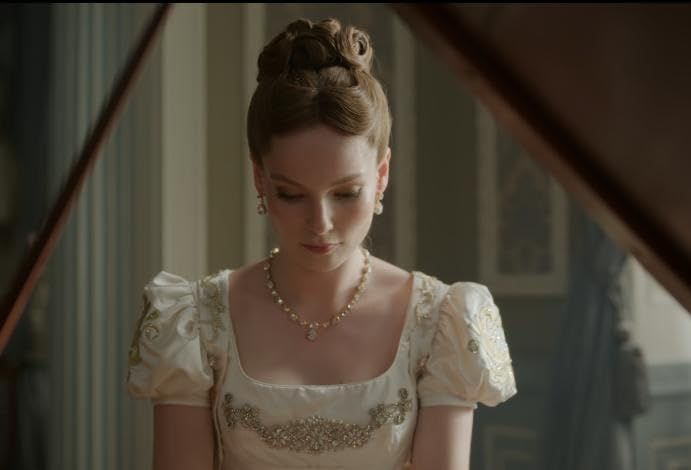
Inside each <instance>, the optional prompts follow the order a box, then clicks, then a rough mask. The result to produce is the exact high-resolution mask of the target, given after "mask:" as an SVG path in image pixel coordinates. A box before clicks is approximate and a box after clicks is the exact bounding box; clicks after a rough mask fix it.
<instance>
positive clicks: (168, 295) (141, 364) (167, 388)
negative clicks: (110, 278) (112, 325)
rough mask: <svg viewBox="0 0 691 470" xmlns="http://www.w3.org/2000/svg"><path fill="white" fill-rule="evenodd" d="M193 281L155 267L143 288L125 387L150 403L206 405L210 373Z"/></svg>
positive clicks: (211, 384)
mask: <svg viewBox="0 0 691 470" xmlns="http://www.w3.org/2000/svg"><path fill="white" fill-rule="evenodd" d="M194 289H195V283H194V282H189V281H187V280H185V279H183V278H182V277H179V276H177V275H175V274H171V273H168V272H165V271H161V272H160V273H159V274H158V275H156V276H155V277H154V278H153V280H151V281H150V282H149V283H148V284H147V285H146V286H145V287H144V308H143V311H142V314H141V317H140V319H139V324H138V325H137V329H136V331H135V333H134V337H133V339H132V345H131V347H130V353H129V363H128V365H129V368H128V374H127V389H128V392H129V394H130V395H131V396H132V397H135V398H151V399H152V400H153V402H154V404H162V403H166V404H180V405H194V406H210V399H209V390H210V389H211V387H212V386H213V371H212V369H211V367H210V365H209V361H208V358H207V354H206V351H205V344H204V341H203V338H202V335H201V334H200V328H199V320H200V313H199V310H198V308H197V305H196V302H195V291H194Z"/></svg>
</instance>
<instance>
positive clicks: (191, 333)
mask: <svg viewBox="0 0 691 470" xmlns="http://www.w3.org/2000/svg"><path fill="white" fill-rule="evenodd" d="M229 274H230V271H229V270H223V271H221V272H219V273H217V274H215V275H212V276H208V277H206V278H204V279H202V280H199V281H192V282H191V281H187V280H185V279H183V278H180V277H178V276H175V275H173V274H170V273H166V272H161V273H159V275H157V276H156V277H155V278H154V279H153V280H152V281H151V282H150V283H149V284H148V285H147V287H146V288H145V303H144V311H143V312H142V315H141V319H140V324H139V328H138V330H137V331H138V333H137V334H136V335H135V338H134V340H133V343H132V348H131V351H130V369H129V376H128V385H129V391H130V393H131V394H132V395H133V396H136V397H149V398H151V399H153V401H154V403H173V404H187V405H192V406H210V407H211V409H212V414H213V417H214V426H215V430H216V439H217V443H216V444H217V446H216V448H217V457H218V458H217V461H218V463H219V467H220V468H226V469H230V468H232V469H234V470H235V469H238V468H241V469H248V470H270V469H279V468H280V469H298V468H299V469H305V468H320V469H332V468H333V469H361V468H377V469H382V470H399V469H401V468H403V466H404V464H405V463H406V462H407V461H408V459H409V457H410V450H411V448H412V440H413V434H414V429H415V424H416V421H417V414H418V410H419V408H420V407H424V406H434V405H451V406H470V407H475V406H476V404H477V403H478V402H483V403H485V404H487V405H491V406H494V405H496V404H498V403H499V402H501V401H504V400H506V399H508V398H509V397H511V396H512V395H513V394H515V393H516V388H515V380H514V376H513V370H512V367H511V359H510V356H509V351H508V346H507V345H506V341H505V337H504V332H503V329H502V325H501V318H500V316H499V312H498V309H497V307H496V305H495V304H494V302H493V299H492V296H491V295H490V293H489V291H488V290H487V288H486V287H485V286H483V285H480V284H476V283H469V282H458V283H455V284H452V285H450V286H449V285H446V284H444V283H442V282H441V281H439V280H437V279H435V278H433V277H430V276H428V275H425V274H423V273H420V272H414V273H413V274H414V281H413V288H412V290H411V294H410V295H411V297H410V299H409V302H408V307H407V312H406V316H405V322H404V327H403V329H402V333H401V336H400V339H399V343H398V348H397V352H396V355H395V357H394V359H393V361H392V363H391V365H390V366H389V368H388V369H387V370H386V371H385V372H383V373H382V374H380V375H379V376H377V377H374V378H372V379H369V380H365V381H361V382H355V383H346V384H333V385H280V384H270V383H265V382H261V381H258V380H255V379H253V378H252V377H250V376H248V374H247V373H246V372H245V371H244V369H243V367H242V363H241V361H240V355H239V353H238V348H237V344H236V337H235V332H234V329H233V324H232V317H231V316H230V314H229V310H228V299H229V296H228V294H229V293H228V278H229Z"/></svg>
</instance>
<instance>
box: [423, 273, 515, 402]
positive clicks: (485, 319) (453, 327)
mask: <svg viewBox="0 0 691 470" xmlns="http://www.w3.org/2000/svg"><path fill="white" fill-rule="evenodd" d="M438 315H439V316H438V322H437V329H436V332H435V333H434V335H433V336H432V340H431V342H430V345H429V350H428V356H427V360H426V363H425V367H424V369H425V370H424V373H423V374H422V375H421V377H420V379H419V382H418V396H419V398H420V405H421V406H434V405H453V406H469V407H473V408H475V407H476V406H477V403H478V402H481V403H483V404H485V405H488V406H496V405H497V404H499V403H501V402H503V401H505V400H508V399H509V398H510V397H512V396H513V395H515V394H516V383H515V378H514V373H513V368H512V365H511V357H510V355H509V348H508V345H507V343H506V339H505V336H504V331H503V327H502V322H501V317H500V315H499V310H498V308H497V306H496V305H495V304H494V301H493V298H492V295H491V294H490V292H489V290H488V289H487V287H485V286H484V285H481V284H476V283H471V282H457V283H455V284H453V285H451V286H450V287H449V289H448V291H447V293H446V296H445V297H444V298H443V300H442V301H441V303H440V305H439V310H438Z"/></svg>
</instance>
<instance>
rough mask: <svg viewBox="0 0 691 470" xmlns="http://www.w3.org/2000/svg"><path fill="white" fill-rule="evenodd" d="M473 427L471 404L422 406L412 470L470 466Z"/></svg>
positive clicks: (458, 469)
mask: <svg viewBox="0 0 691 470" xmlns="http://www.w3.org/2000/svg"><path fill="white" fill-rule="evenodd" d="M472 431H473V409H472V408H463V407H456V406H429V407H425V408H420V413H419V414H418V421H417V426H416V428H415V439H414V442H413V461H412V468H413V470H424V469H427V468H434V469H435V470H468V468H470V439H471V436H472Z"/></svg>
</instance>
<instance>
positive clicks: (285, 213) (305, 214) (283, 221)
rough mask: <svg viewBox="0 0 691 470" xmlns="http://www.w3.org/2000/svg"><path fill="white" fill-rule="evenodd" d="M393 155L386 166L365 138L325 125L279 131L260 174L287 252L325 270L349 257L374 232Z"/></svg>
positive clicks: (259, 184)
mask: <svg viewBox="0 0 691 470" xmlns="http://www.w3.org/2000/svg"><path fill="white" fill-rule="evenodd" d="M389 156H390V153H389V152H387V155H386V157H385V158H383V159H382V161H381V162H380V163H379V164H378V163H377V155H376V149H374V148H372V147H371V146H370V145H369V144H368V143H367V139H366V138H365V137H363V136H344V135H341V134H339V133H337V132H336V131H334V130H332V129H331V128H330V127H327V126H324V125H320V126H316V127H313V128H310V129H307V130H304V131H300V132H296V133H294V134H290V135H288V136H282V137H274V138H273V139H272V141H271V150H270V151H269V153H268V154H266V155H265V156H264V158H263V160H262V167H261V168H260V167H259V166H258V165H256V164H255V166H254V177H255V185H256V188H257V192H258V193H259V194H263V195H264V196H265V198H266V205H267V208H268V215H269V217H270V219H271V223H272V225H273V228H274V230H275V231H276V235H277V237H278V240H279V244H280V248H281V257H284V258H286V259H287V260H289V261H290V262H291V263H295V264H297V265H299V266H301V267H303V268H306V269H309V270H316V271H322V272H323V271H330V270H333V269H335V268H337V267H338V266H340V265H341V264H342V263H343V262H345V261H346V260H347V259H349V258H350V256H352V255H353V253H354V252H355V250H356V249H357V248H358V247H359V246H360V244H361V243H362V241H363V240H364V238H365V237H366V236H367V233H368V232H369V229H370V225H371V224H372V217H373V211H374V204H375V202H376V195H377V192H382V193H383V192H384V189H385V188H386V185H387V182H388V172H389Z"/></svg>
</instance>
